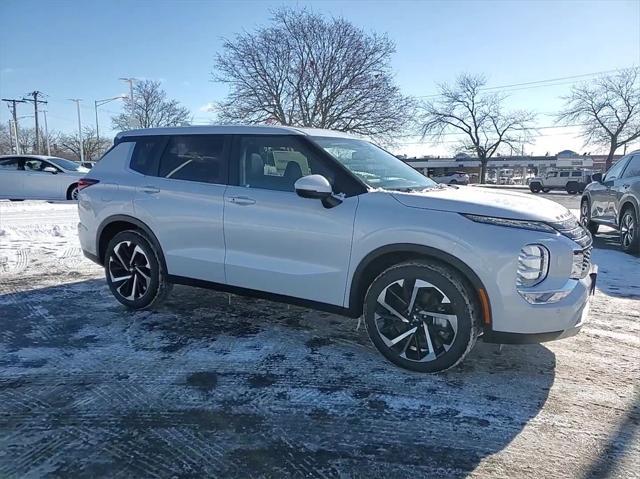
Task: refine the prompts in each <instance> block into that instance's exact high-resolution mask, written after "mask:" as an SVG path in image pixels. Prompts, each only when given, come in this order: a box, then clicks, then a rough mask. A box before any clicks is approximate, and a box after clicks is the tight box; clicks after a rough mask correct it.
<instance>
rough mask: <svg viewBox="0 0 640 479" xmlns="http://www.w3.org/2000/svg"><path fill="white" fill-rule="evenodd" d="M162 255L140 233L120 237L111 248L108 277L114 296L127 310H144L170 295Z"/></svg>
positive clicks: (131, 231) (110, 243) (132, 231)
mask: <svg viewBox="0 0 640 479" xmlns="http://www.w3.org/2000/svg"><path fill="white" fill-rule="evenodd" d="M160 254H161V253H160V252H159V251H157V250H156V248H155V247H154V246H153V244H152V243H151V242H150V241H149V240H148V239H147V238H146V237H145V236H144V235H143V234H142V233H141V232H139V231H135V230H128V231H123V232H121V233H118V234H117V235H115V236H114V237H113V239H112V240H111V241H110V242H109V245H108V246H107V252H106V255H105V262H104V265H105V266H104V267H105V274H106V277H107V283H108V285H109V289H110V290H111V293H112V294H113V295H114V296H115V298H116V299H117V300H118V301H120V302H121V303H122V304H124V305H125V306H127V307H129V308H132V309H144V308H149V307H151V306H154V305H156V304H158V303H160V302H161V301H162V300H163V299H164V298H165V297H166V295H167V294H168V293H169V291H170V287H171V285H170V283H169V282H168V281H167V273H166V271H165V270H164V267H163V264H162V262H161V261H160Z"/></svg>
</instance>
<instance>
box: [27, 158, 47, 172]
mask: <svg viewBox="0 0 640 479" xmlns="http://www.w3.org/2000/svg"><path fill="white" fill-rule="evenodd" d="M47 166H50V165H48V164H47V163H45V162H44V161H41V160H36V159H27V160H25V162H24V169H25V170H27V171H43V170H44V169H45V167H47Z"/></svg>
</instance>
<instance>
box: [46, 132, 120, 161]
mask: <svg viewBox="0 0 640 479" xmlns="http://www.w3.org/2000/svg"><path fill="white" fill-rule="evenodd" d="M82 145H83V149H84V158H85V160H87V161H97V160H98V159H100V156H101V155H102V154H103V153H104V152H105V151H106V150H107V149H108V148H109V146H110V145H111V143H110V142H109V140H107V139H104V138H100V139H98V137H97V136H96V131H95V130H94V129H93V128H90V127H87V128H85V129H84V130H83V131H82ZM55 148H56V150H58V149H59V150H60V151H59V152H58V153H59V154H60V153H61V154H62V155H61V156H64V157H65V158H68V159H70V160H74V161H80V138H79V137H78V133H73V134H71V135H60V138H59V140H58V142H57V143H56V145H55ZM52 153H53V152H52ZM65 153H66V154H65Z"/></svg>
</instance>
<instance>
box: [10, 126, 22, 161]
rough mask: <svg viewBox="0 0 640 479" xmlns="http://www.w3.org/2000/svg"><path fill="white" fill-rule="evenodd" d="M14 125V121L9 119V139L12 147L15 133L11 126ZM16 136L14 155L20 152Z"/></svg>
mask: <svg viewBox="0 0 640 479" xmlns="http://www.w3.org/2000/svg"><path fill="white" fill-rule="evenodd" d="M14 125H15V123H14V122H13V120H11V119H9V138H10V139H11V148H13V138H14V135H15V130H14V129H13V126H14ZM15 138H16V155H19V154H20V153H18V138H17V137H15Z"/></svg>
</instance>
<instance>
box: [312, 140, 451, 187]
mask: <svg viewBox="0 0 640 479" xmlns="http://www.w3.org/2000/svg"><path fill="white" fill-rule="evenodd" d="M312 139H313V141H315V142H316V143H317V144H318V145H320V146H321V147H322V148H324V150H325V151H326V152H327V153H329V154H330V155H331V156H333V157H334V158H335V159H336V160H338V161H339V162H340V163H342V164H343V165H344V166H345V167H346V168H347V169H348V170H349V171H351V173H353V174H354V175H356V176H357V177H358V178H360V179H361V180H362V181H363V182H364V183H366V184H367V186H370V187H371V188H384V189H386V190H399V191H412V190H423V189H425V188H433V187H435V186H437V185H438V184H437V183H436V182H434V181H433V180H430V179H429V178H427V177H425V176H423V175H422V174H420V173H419V172H417V171H416V170H414V169H413V168H411V167H410V166H409V165H407V164H406V163H404V162H403V161H401V160H399V159H398V158H396V157H395V156H393V155H392V154H390V153H387V152H386V151H384V150H383V149H381V148H378V147H377V146H375V145H374V144H373V143H369V142H368V141H364V140H357V139H355V138H339V137H330V136H322V137H320V136H315V137H312Z"/></svg>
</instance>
